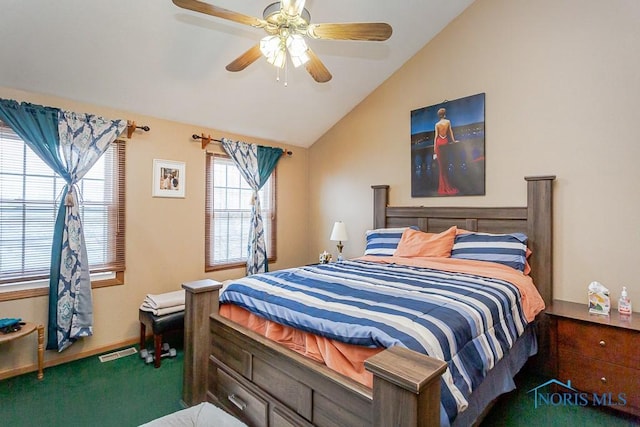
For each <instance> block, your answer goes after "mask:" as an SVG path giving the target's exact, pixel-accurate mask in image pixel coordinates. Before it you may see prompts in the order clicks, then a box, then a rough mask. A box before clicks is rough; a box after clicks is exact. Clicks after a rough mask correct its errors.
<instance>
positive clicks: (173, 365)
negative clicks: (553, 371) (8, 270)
mask: <svg viewBox="0 0 640 427" xmlns="http://www.w3.org/2000/svg"><path fill="white" fill-rule="evenodd" d="M182 365H183V354H182V351H181V350H179V351H178V357H176V358H174V359H166V358H165V359H163V361H162V367H161V368H160V369H155V368H153V366H152V365H146V364H145V363H144V362H143V361H142V360H141V359H140V357H139V354H135V355H132V356H127V357H124V358H121V359H117V360H114V361H112V362H106V363H101V362H100V361H99V360H98V357H97V356H95V357H90V358H86V359H82V360H79V361H76V362H72V363H67V364H65V365H60V366H55V367H52V368H49V369H46V370H45V374H44V380H43V381H38V380H37V379H36V374H35V373H29V374H25V375H21V376H19V377H14V378H9V379H6V380H3V381H0V425H2V426H13V427H20V426H28V427H31V426H48V427H49V426H51V427H55V426H66V427H75V426H96V427H100V426H118V427H128V426H137V425H140V424H142V423H145V422H148V421H150V420H152V419H155V418H158V417H161V416H164V415H167V414H169V413H171V412H174V411H177V410H179V409H182V408H181V406H180V403H179V402H180V398H181V391H182ZM546 380H547V379H546V378H540V377H537V376H536V375H534V374H531V373H524V374H520V375H518V377H516V383H517V384H518V390H515V391H514V392H512V393H509V394H507V395H505V396H503V397H502V398H501V399H500V400H499V401H498V403H497V404H496V405H495V406H494V408H493V410H492V411H491V412H490V413H489V415H488V416H487V418H486V419H485V420H484V421H483V423H482V427H490V426H527V427H535V426H545V427H546V426H568V427H569V426H587V425H588V426H594V427H596V426H598V427H600V426H607V427H608V426H611V427H616V426H632V425H639V420H634V419H633V418H629V417H624V416H621V415H618V414H615V413H612V412H610V411H604V410H600V409H595V408H590V407H540V408H537V409H536V408H534V402H533V397H532V395H531V394H527V391H528V390H531V389H532V388H534V387H537V386H538V385H539V384H542V383H544V382H545V381H546Z"/></svg>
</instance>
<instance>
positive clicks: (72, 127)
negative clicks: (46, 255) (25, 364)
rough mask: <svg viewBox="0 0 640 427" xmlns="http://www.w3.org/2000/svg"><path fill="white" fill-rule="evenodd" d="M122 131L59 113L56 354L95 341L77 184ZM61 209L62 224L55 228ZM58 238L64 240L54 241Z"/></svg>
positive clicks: (120, 124) (109, 123)
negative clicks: (61, 179)
mask: <svg viewBox="0 0 640 427" xmlns="http://www.w3.org/2000/svg"><path fill="white" fill-rule="evenodd" d="M126 126H127V122H126V120H107V119H104V118H102V117H98V116H95V115H91V114H80V113H73V112H69V111H61V112H60V115H59V122H58V134H59V136H60V149H61V152H62V155H63V159H64V161H65V165H66V172H67V174H68V175H69V177H70V179H69V180H67V184H66V185H65V187H64V189H63V194H65V197H64V198H63V199H62V200H61V201H60V211H59V215H58V218H57V219H56V230H55V232H54V240H53V250H52V252H53V251H56V252H57V251H59V253H60V262H59V264H58V271H59V275H58V282H57V296H58V304H57V313H56V314H57V323H58V324H57V331H56V332H57V341H58V342H57V348H58V351H62V350H64V349H65V348H67V347H68V346H70V345H71V344H73V342H74V341H75V340H77V339H78V338H80V337H86V336H90V335H93V303H92V300H91V279H90V277H89V260H88V257H87V248H86V245H85V242H84V233H83V231H82V222H81V220H80V212H79V210H78V189H77V183H78V181H80V180H81V179H82V178H83V177H84V176H85V175H86V173H87V172H89V170H90V169H91V167H92V166H93V165H94V164H95V163H96V161H98V159H99V158H100V157H101V156H102V154H104V152H105V151H107V148H109V145H110V144H111V143H112V142H113V141H114V140H115V139H116V138H117V137H118V135H120V134H121V133H122V132H123V131H124V129H125V128H126ZM63 206H64V223H63V226H62V227H60V228H59V227H58V222H59V220H60V216H61V215H60V214H61V213H62V209H63ZM60 232H61V234H62V236H59V235H58V233H60ZM57 235H58V236H57ZM56 237H58V239H56ZM60 237H61V239H60ZM56 245H59V246H56ZM52 267H53V266H52ZM49 325H51V319H50V320H49ZM49 339H50V338H49Z"/></svg>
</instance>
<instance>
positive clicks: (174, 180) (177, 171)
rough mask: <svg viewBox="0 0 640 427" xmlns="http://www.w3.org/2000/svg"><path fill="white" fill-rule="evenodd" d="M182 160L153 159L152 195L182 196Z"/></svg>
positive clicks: (183, 180) (184, 182) (183, 168)
mask: <svg viewBox="0 0 640 427" xmlns="http://www.w3.org/2000/svg"><path fill="white" fill-rule="evenodd" d="M185 184H186V175H185V164H184V162H174V161H171V160H160V159H154V160H153V191H152V193H151V194H152V196H153V197H184V189H185Z"/></svg>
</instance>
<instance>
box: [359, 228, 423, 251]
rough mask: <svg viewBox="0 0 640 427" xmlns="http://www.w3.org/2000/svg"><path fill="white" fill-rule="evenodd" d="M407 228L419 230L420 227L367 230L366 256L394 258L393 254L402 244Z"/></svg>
mask: <svg viewBox="0 0 640 427" xmlns="http://www.w3.org/2000/svg"><path fill="white" fill-rule="evenodd" d="M407 228H412V229H414V230H418V227H415V226H411V227H398V228H376V229H375V230H367V233H366V237H367V246H366V248H365V249H364V254H365V255H376V256H393V253H394V252H395V251H396V248H397V247H398V243H400V239H401V238H402V233H404V230H406V229H407Z"/></svg>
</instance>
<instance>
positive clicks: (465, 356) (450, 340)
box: [220, 261, 527, 421]
mask: <svg viewBox="0 0 640 427" xmlns="http://www.w3.org/2000/svg"><path fill="white" fill-rule="evenodd" d="M220 302H221V303H233V304H236V305H239V306H241V307H244V308H245V309H247V310H249V311H251V312H252V313H254V314H257V315H259V316H262V317H264V318H266V319H269V320H272V321H275V322H278V323H281V324H284V325H288V326H291V327H294V328H298V329H302V330H304V331H307V332H311V333H314V334H317V335H320V336H323V337H327V338H331V339H335V340H338V341H342V342H346V343H351V344H357V345H363V346H367V347H384V348H388V347H392V346H394V345H400V346H403V347H407V348H410V349H412V350H415V351H418V352H420V353H424V354H427V355H429V356H432V357H436V358H438V359H441V360H444V361H446V362H447V363H448V365H449V367H448V369H447V371H446V372H445V374H444V375H443V377H442V380H441V381H442V387H441V390H442V406H443V408H444V410H445V411H446V414H447V416H448V418H449V420H450V421H452V420H453V419H454V418H455V417H456V415H457V413H458V412H459V411H462V410H464V409H465V408H466V407H467V397H468V396H469V394H470V393H471V392H472V391H473V390H474V389H475V388H476V387H477V386H478V385H479V384H480V382H481V381H482V379H483V378H484V377H485V375H486V373H487V372H488V371H489V370H490V369H491V368H492V367H493V366H494V365H495V363H496V362H498V360H500V359H501V358H502V357H503V355H505V354H506V353H507V352H508V350H509V348H511V346H512V345H513V343H514V341H515V340H516V339H517V338H518V337H519V336H520V335H521V334H522V333H523V331H524V328H525V326H526V323H527V321H526V319H525V316H524V314H523V311H522V307H521V304H520V292H519V291H518V289H517V287H516V286H514V285H512V284H510V283H508V282H505V281H503V280H499V279H491V278H486V277H480V276H475V275H470V274H462V273H451V272H446V271H442V270H434V269H429V268H421V267H413V266H403V265H399V264H381V263H374V262H366V261H344V262H340V263H331V264H324V265H315V266H306V267H300V268H292V269H287V270H280V271H276V272H271V273H265V274H256V275H253V276H249V277H245V278H243V279H239V280H235V281H233V282H231V283H230V284H229V285H228V286H227V287H226V288H225V290H224V291H223V292H222V293H221V295H220Z"/></svg>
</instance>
